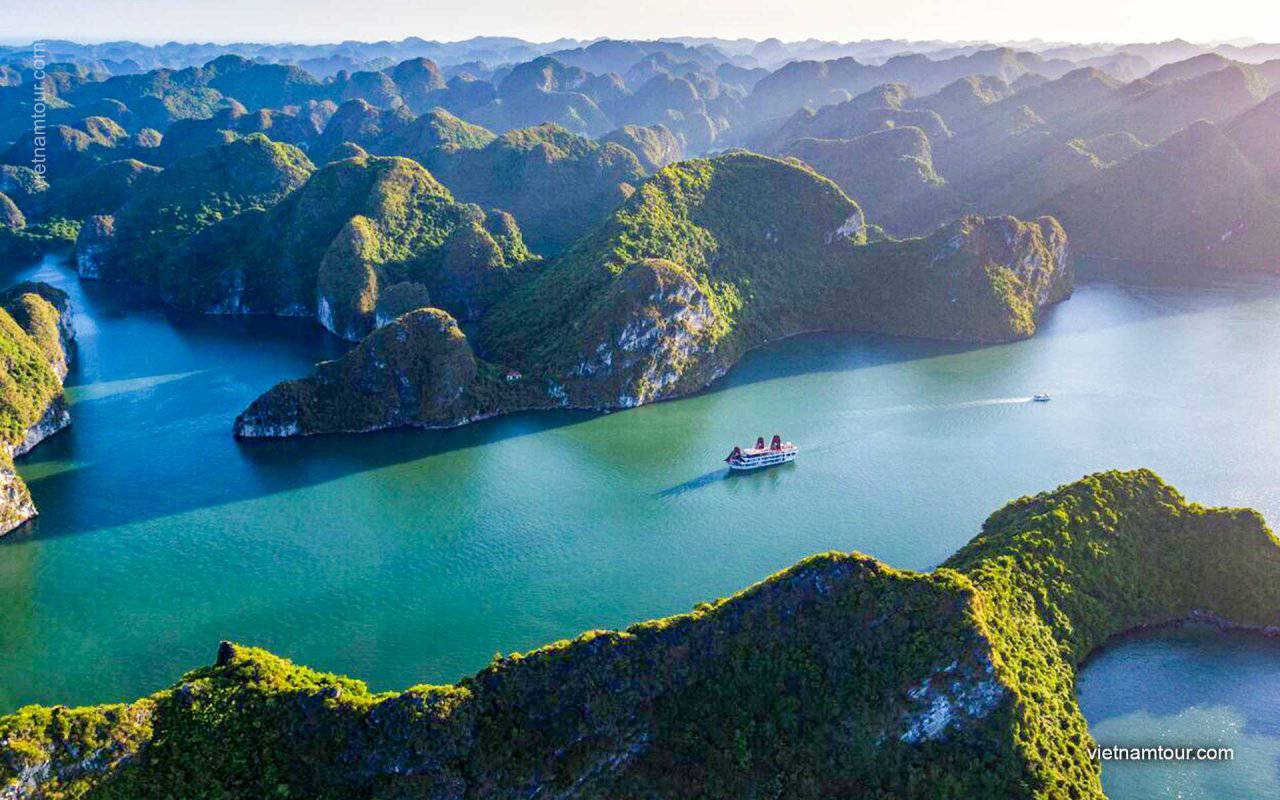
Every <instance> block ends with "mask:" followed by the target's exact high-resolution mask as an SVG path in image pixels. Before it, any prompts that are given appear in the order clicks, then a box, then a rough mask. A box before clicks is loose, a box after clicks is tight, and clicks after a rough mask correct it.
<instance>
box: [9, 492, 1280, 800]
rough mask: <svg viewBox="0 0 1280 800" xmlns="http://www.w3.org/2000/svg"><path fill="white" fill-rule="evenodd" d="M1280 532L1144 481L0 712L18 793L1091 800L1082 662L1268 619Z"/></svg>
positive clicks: (229, 658)
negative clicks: (645, 590)
mask: <svg viewBox="0 0 1280 800" xmlns="http://www.w3.org/2000/svg"><path fill="white" fill-rule="evenodd" d="M1278 579H1280V543H1277V541H1276V539H1275V538H1274V537H1273V536H1272V534H1271V532H1270V531H1269V530H1268V529H1267V527H1266V525H1265V524H1264V522H1263V521H1262V519H1261V518H1260V517H1259V516H1258V515H1257V514H1256V513H1255V512H1252V511H1248V510H1243V509H1206V508H1203V507H1201V506H1197V505H1194V504H1190V503H1187V502H1186V501H1185V500H1184V499H1183V498H1182V496H1181V495H1179V494H1178V493H1177V492H1176V491H1175V490H1173V489H1172V488H1170V487H1168V486H1167V485H1165V484H1164V483H1162V482H1161V481H1160V479H1159V478H1157V477H1156V476H1155V475H1154V474H1152V473H1150V472H1148V471H1137V472H1108V473H1102V474H1098V475H1093V476H1090V477H1087V478H1084V479H1082V480H1081V481H1079V482H1077V483H1073V484H1070V485H1067V486H1063V487H1060V488H1058V489H1056V490H1054V491H1052V492H1046V493H1043V494H1039V495H1036V496H1034V497H1024V498H1022V499H1019V500H1016V501H1013V502H1012V503H1010V504H1008V505H1007V506H1005V507H1004V508H1003V509H1001V510H1000V511H997V512H996V513H995V514H993V515H992V516H991V517H990V518H988V520H987V521H986V522H985V523H984V525H983V527H982V530H981V531H980V532H979V534H978V535H977V536H976V537H975V538H974V539H973V540H972V541H971V542H970V543H969V544H968V545H966V546H965V547H964V548H963V549H962V550H961V551H960V552H959V553H957V554H956V555H955V556H953V557H952V558H951V559H950V560H948V561H947V562H946V563H945V564H944V565H943V566H942V567H940V568H939V569H937V570H936V571H934V572H932V573H927V574H926V573H913V572H907V571H902V570H896V569H893V568H891V567H888V566H886V565H884V564H882V563H880V562H878V561H876V560H875V559H873V558H870V557H868V556H864V555H860V554H856V553H854V554H848V555H845V554H841V553H826V554H822V555H817V556H813V557H810V558H808V559H805V560H804V561H801V562H800V563H798V564H796V565H795V566H793V567H791V568H790V569H787V570H784V571H782V572H779V573H778V574H776V575H773V576H772V577H770V578H768V579H766V580H764V581H762V582H761V583H758V584H756V585H755V586H752V587H750V588H748V589H746V590H745V591H743V592H741V593H739V594H737V595H734V596H732V597H729V598H726V599H721V600H716V601H714V602H711V603H703V604H699V606H698V607H697V608H696V609H695V610H694V611H692V612H691V613H688V614H683V615H679V616H674V617H669V618H666V619H661V620H654V621H651V622H646V623H641V624H639V625H635V626H633V627H631V628H628V629H626V630H623V631H593V632H589V633H586V634H583V635H581V636H579V637H578V638H576V639H574V640H572V641H562V642H557V643H555V644H552V645H549V646H547V647H544V648H541V649H539V650H535V651H532V652H529V653H524V654H512V655H508V656H505V657H498V658H496V659H495V660H494V661H493V662H492V663H491V664H490V665H489V666H488V667H487V668H485V669H484V670H482V671H481V672H479V673H478V674H476V675H475V676H472V677H468V678H464V679H463V680H462V681H460V682H458V683H457V684H453V685H448V686H425V685H424V686H417V687H414V688H411V689H408V690H406V691H404V692H401V693H395V692H390V693H385V694H373V693H371V692H369V691H368V689H367V688H366V687H365V685H364V684H363V683H361V682H360V681H357V680H352V679H350V678H343V677H338V676H334V675H327V674H322V673H317V672H314V671H312V670H309V669H306V668H304V667H298V666H295V665H293V664H291V663H289V662H288V661H285V660H283V659H280V658H277V657H275V656H273V655H271V654H269V653H267V652H265V651H262V650H256V649H252V648H246V647H241V646H237V645H232V644H228V643H224V644H223V645H222V646H221V647H220V648H219V652H218V657H217V661H216V662H215V663H214V664H213V665H212V666H210V667H205V668H201V669H197V670H194V671H192V672H190V673H188V674H187V675H185V676H184V677H183V678H182V680H181V681H180V682H178V683H177V684H176V685H175V686H174V687H172V688H170V689H167V690H164V691H162V692H158V693H157V694H154V695H152V696H150V697H147V698H143V699H141V700H138V701H136V702H134V703H130V704H117V705H111V706H98V707H91V708H80V709H66V708H61V707H56V708H47V707H38V706H32V707H28V708H25V709H22V710H21V711H19V712H18V713H16V714H13V715H10V716H8V717H4V718H0V742H3V744H2V745H0V782H3V784H2V785H3V786H4V789H5V791H6V792H7V796H9V797H12V798H14V799H15V800H36V798H53V797H68V796H75V797H86V798H92V799H93V800H113V799H114V798H125V797H127V798H131V799H133V800H148V799H149V798H162V797H169V796H179V795H180V796H183V797H186V798H192V800H197V799H199V798H213V797H225V796H227V794H232V795H235V796H242V797H267V796H273V795H274V796H305V797H313V798H357V799H358V798H374V797H399V798H437V799H439V800H444V799H445V798H458V799H459V800H460V799H461V798H470V797H493V798H516V797H529V796H554V797H564V798H577V797H581V798H586V797H639V796H644V797H649V796H654V797H688V796H698V797H706V798H742V797H758V796H777V797H789V798H823V797H833V796H858V797H868V798H884V799H885V800H887V799H888V798H929V799H930V800H939V799H941V800H949V799H954V800H959V799H960V798H972V797H983V798H991V800H999V799H1000V798H1010V799H1012V798H1033V799H1035V800H1049V799H1050V798H1062V797H1075V798H1082V799H1085V798H1087V799H1089V800H1101V798H1102V797H1103V794H1102V788H1101V785H1100V782H1099V778H1098V774H1099V770H1098V765H1097V763H1096V762H1095V761H1093V760H1092V759H1091V758H1089V756H1088V752H1087V751H1088V749H1089V748H1090V747H1092V746H1093V741H1092V739H1091V737H1090V736H1089V733H1088V730H1087V726H1086V723H1085V719H1084V717H1083V715H1082V714H1081V713H1080V709H1079V706H1078V704H1077V702H1076V698H1075V693H1074V683H1075V668H1076V665H1077V664H1079V663H1080V662H1081V661H1082V660H1083V659H1084V658H1085V657H1086V656H1087V655H1088V653H1089V652H1091V651H1092V650H1093V649H1095V648H1096V647H1098V646H1099V645H1101V644H1102V643H1103V642H1104V641H1106V639H1107V638H1108V637H1110V636H1114V635H1116V634H1119V633H1122V632H1123V631H1126V630H1129V629H1132V628H1134V627H1138V626H1144V625H1155V624H1161V623H1165V622H1169V621H1173V620H1180V619H1186V618H1188V617H1203V616H1205V615H1209V616H1211V617H1214V618H1218V619H1222V620H1226V621H1229V622H1230V623H1233V624H1239V625H1247V626H1257V627H1262V626H1268V625H1275V624H1277V623H1278V622H1280V589H1277V587H1280V580H1278Z"/></svg>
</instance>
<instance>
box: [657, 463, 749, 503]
mask: <svg viewBox="0 0 1280 800" xmlns="http://www.w3.org/2000/svg"><path fill="white" fill-rule="evenodd" d="M733 474H734V472H733V470H731V469H729V468H727V467H726V468H724V469H715V470H712V471H710V472H707V473H703V474H702V475H699V476H698V477H696V478H692V479H690V480H687V481H684V482H683V483H677V484H676V485H674V486H668V487H667V488H665V489H663V490H662V491H659V492H654V493H653V496H654V497H679V496H680V495H682V494H688V493H689V492H693V491H697V490H698V489H701V488H703V487H705V486H710V485H711V484H713V483H719V482H720V481H726V480H729V479H730V477H732V476H733Z"/></svg>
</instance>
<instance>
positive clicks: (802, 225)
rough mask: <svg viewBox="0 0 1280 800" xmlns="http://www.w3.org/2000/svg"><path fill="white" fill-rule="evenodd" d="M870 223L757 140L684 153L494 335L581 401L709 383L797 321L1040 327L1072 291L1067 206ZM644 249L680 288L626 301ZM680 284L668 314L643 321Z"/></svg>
mask: <svg viewBox="0 0 1280 800" xmlns="http://www.w3.org/2000/svg"><path fill="white" fill-rule="evenodd" d="M863 226H864V223H863V219H862V212H861V210H860V209H859V207H858V206H857V205H856V204H855V203H853V202H852V201H850V200H849V199H848V197H846V196H845V195H844V194H843V193H841V192H840V190H839V189H838V188H837V187H836V186H835V185H834V184H832V183H830V182H829V181H827V180H826V179H824V178H822V177H820V176H818V175H815V174H814V173H813V172H811V171H809V170H807V169H803V168H800V167H797V166H796V165H793V164H789V163H786V162H781V161H776V160H773V159H767V158H763V157H760V156H754V155H745V154H741V155H729V156H723V157H721V158H717V159H714V160H711V161H690V162H684V163H682V164H679V165H676V166H673V167H669V168H667V169H665V170H663V171H662V172H661V173H659V174H658V176H656V177H655V178H654V179H653V180H652V181H650V182H648V183H646V184H645V185H644V186H643V187H642V188H641V190H640V192H639V193H638V194H637V196H636V197H635V198H633V199H632V201H630V202H629V203H628V204H627V205H626V206H624V207H623V208H622V209H620V210H619V211H618V212H617V213H616V214H615V215H614V216H613V217H612V218H611V220H610V221H609V223H607V224H606V225H605V226H604V227H603V228H602V229H601V230H600V231H599V232H598V233H597V234H596V235H594V236H593V237H590V238H588V239H586V240H584V241H583V242H580V243H579V244H578V246H577V247H575V248H574V250H573V251H572V252H571V253H570V254H568V255H567V256H566V257H565V258H563V259H561V260H560V261H559V262H557V263H555V264H553V265H551V266H550V267H548V268H547V269H546V270H544V271H543V272H542V273H540V274H539V275H538V276H536V277H535V278H534V279H533V280H532V281H531V283H530V284H529V285H528V286H525V287H521V288H519V289H517V290H516V291H515V292H513V293H512V294H511V295H510V296H508V297H507V298H505V299H504V300H502V301H501V302H500V303H499V304H498V305H497V306H496V307H495V308H494V310H493V312H492V313H491V314H489V315H488V316H486V317H485V318H484V319H483V320H482V323H481V327H480V341H481V345H482V346H481V351H482V352H483V353H485V354H486V355H489V354H492V355H495V356H497V357H499V358H500V359H501V360H504V361H506V362H508V363H514V364H517V365H519V366H521V368H522V369H525V370H526V371H540V372H541V373H542V374H546V375H548V376H549V377H550V378H551V379H552V380H553V381H554V382H555V383H556V384H557V385H558V386H560V387H562V388H563V390H564V392H566V393H567V394H566V398H565V399H566V400H567V402H568V403H569V404H571V405H585V406H590V407H598V406H608V405H616V406H626V405H632V404H634V402H635V401H636V400H637V398H640V399H642V400H643V399H658V398H661V397H670V396H675V395H678V394H681V393H686V392H688V391H693V390H696V389H700V388H702V387H704V386H706V385H707V383H709V382H710V380H712V379H713V378H714V377H715V376H717V375H719V374H721V373H723V372H724V370H725V369H727V368H728V367H729V366H731V365H732V364H733V363H735V362H736V360H737V358H738V357H739V356H740V355H741V353H742V352H744V351H745V350H746V349H750V348H752V347H756V346H759V345H760V344H762V343H764V342H766V341H770V340H773V339H777V338H781V337H785V336H791V335H794V334H797V333H803V332H809V331H817V330H848V329H853V330H876V331H883V332H890V333H902V334H908V335H913V336H931V337H936V338H950V339H967V340H977V341H1002V340H1006V339H1009V338H1018V337H1022V336H1028V335H1030V334H1031V333H1032V332H1034V329H1035V317H1036V315H1037V313H1038V311H1039V309H1040V308H1041V307H1042V306H1044V305H1046V304H1048V303H1052V302H1055V301H1056V300H1059V299H1062V298H1063V297H1065V296H1066V295H1067V294H1069V293H1070V290H1071V285H1072V281H1071V274H1070V268H1069V266H1068V264H1067V258H1066V255H1067V253H1066V238H1065V236H1064V235H1063V233H1062V230H1061V228H1060V227H1058V226H1057V224H1056V223H1055V222H1053V221H1052V220H1048V219H1046V220H1041V221H1039V222H1036V223H1023V222H1019V221H1017V220H1014V219H1012V218H1005V219H985V220H984V219H981V218H965V219H963V220H961V221H958V222H956V223H953V225H951V226H949V227H948V228H946V229H944V230H943V231H942V232H940V233H937V234H934V235H933V236H931V237H929V238H927V239H913V240H903V241H896V240H888V241H881V242H876V243H872V244H866V243H865V241H864V233H863ZM646 259H662V260H664V261H665V262H667V268H666V269H664V270H662V272H661V274H662V275H663V276H664V282H676V283H678V284H680V285H681V286H682V287H683V288H682V290H681V291H680V292H677V293H675V294H672V295H670V298H667V296H666V295H665V294H659V295H655V297H659V298H664V299H658V300H655V301H640V300H631V301H628V302H619V300H618V298H619V297H620V296H621V297H625V296H629V295H635V294H639V295H640V296H641V298H643V297H644V294H643V292H636V291H635V290H634V288H632V287H633V286H634V285H635V284H636V276H637V273H635V272H634V270H635V269H636V268H635V267H634V266H632V265H633V263H635V262H640V263H646V262H645V260H646ZM645 269H646V270H647V271H652V270H653V267H652V266H647V267H645ZM694 287H696V290H695V288H694ZM674 298H679V299H678V301H677V302H678V305H679V306H680V307H679V308H678V309H674V308H673V310H671V311H670V314H671V316H672V321H671V322H670V324H667V325H665V326H662V327H661V328H659V327H657V326H649V327H645V320H648V319H652V318H653V317H654V314H655V311H654V309H655V308H656V307H659V306H662V305H663V304H664V303H669V302H670V301H671V299H674ZM685 304H688V305H687V306H686V305H685ZM605 319H607V320H610V324H611V325H612V326H613V328H612V329H613V330H614V331H616V332H621V331H626V330H628V329H643V330H645V331H646V337H649V338H645V337H640V338H638V339H636V340H635V341H634V342H632V343H631V344H632V346H633V347H638V348H640V349H642V350H646V351H647V355H646V358H648V359H650V362H649V363H651V364H653V365H655V366H653V367H652V368H650V367H647V366H642V363H644V362H642V361H641V360H639V359H637V358H636V357H635V356H636V355H638V351H637V352H633V353H631V355H630V356H628V357H624V358H622V359H620V360H619V359H617V356H620V355H623V354H622V353H620V352H618V347H617V346H616V345H611V346H608V347H605V346H604V344H605V342H606V339H605V338H604V337H601V336H600V335H599V334H598V330H599V329H600V325H601V323H599V322H596V320H605ZM658 331H661V334H659V333H658ZM615 335H616V334H615ZM606 362H607V363H606ZM622 365H627V366H626V367H625V368H624V367H623V366H622ZM655 370H656V371H655ZM655 382H656V383H655ZM658 385H660V387H661V388H657V386H658ZM619 387H625V388H623V389H622V390H621V391H619ZM643 387H649V388H648V389H646V388H643Z"/></svg>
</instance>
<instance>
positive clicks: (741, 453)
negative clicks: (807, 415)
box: [725, 436, 800, 470]
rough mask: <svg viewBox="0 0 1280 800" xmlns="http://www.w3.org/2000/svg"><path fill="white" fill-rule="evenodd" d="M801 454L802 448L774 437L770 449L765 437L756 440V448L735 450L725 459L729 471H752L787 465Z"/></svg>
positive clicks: (737, 448)
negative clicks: (766, 444)
mask: <svg viewBox="0 0 1280 800" xmlns="http://www.w3.org/2000/svg"><path fill="white" fill-rule="evenodd" d="M799 452H800V448H798V447H796V446H795V445H794V444H792V443H791V442H783V441H782V437H780V436H774V437H773V442H771V443H770V444H769V446H768V447H765V445H764V437H763V436H761V437H760V438H759V439H756V446H755V447H748V448H746V449H743V448H741V447H735V448H733V452H732V453H730V454H729V457H728V458H726V459H725V462H726V463H728V465H729V469H736V470H750V469H763V468H764V467H773V466H777V465H778V464H786V463H787V462H788V461H795V460H796V454H797V453H799Z"/></svg>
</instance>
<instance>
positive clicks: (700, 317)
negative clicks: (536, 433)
mask: <svg viewBox="0 0 1280 800" xmlns="http://www.w3.org/2000/svg"><path fill="white" fill-rule="evenodd" d="M718 327H719V321H718V319H717V317H716V314H715V311H714V309H713V308H712V305H711V301H710V299H709V298H708V297H707V294H706V293H704V292H703V291H702V288H701V287H700V286H699V285H698V283H697V281H696V280H695V279H694V277H693V275H692V274H690V273H689V271H688V270H686V269H684V268H683V267H681V266H679V265H678V264H674V263H672V262H670V261H664V260H661V259H643V260H640V261H636V262H634V263H632V264H628V265H627V266H625V267H623V270H622V273H621V274H620V275H619V277H618V279H617V280H616V281H615V282H614V283H613V285H612V286H610V287H609V290H608V292H607V293H606V295H605V296H604V297H603V298H601V300H600V302H599V303H598V304H597V305H596V306H595V307H593V308H592V310H591V313H590V314H589V315H588V316H587V317H586V319H584V320H583V321H582V323H581V327H580V335H579V341H580V345H579V359H580V360H579V361H578V363H577V364H576V365H574V366H573V367H572V368H571V369H570V370H569V371H568V375H567V376H566V377H565V380H564V383H563V384H558V386H559V389H560V390H563V391H564V393H565V394H564V401H565V402H566V403H572V402H578V403H583V402H586V403H589V402H591V400H590V399H588V398H589V397H591V396H594V395H596V394H597V392H599V389H597V388H596V387H597V386H598V385H599V384H600V382H601V381H606V382H608V381H610V380H614V381H616V386H612V387H610V388H609V389H607V390H605V391H606V395H605V397H606V398H607V399H606V400H605V402H604V404H605V405H608V406H618V407H622V408H629V407H632V406H638V405H641V404H643V403H648V402H652V401H654V400H659V399H662V398H664V397H670V396H671V395H672V394H673V393H674V392H675V391H676V390H677V386H678V384H680V383H681V382H682V381H683V382H684V383H685V384H686V385H690V384H691V385H694V386H697V385H699V384H706V383H710V382H711V381H712V380H714V379H715V378H717V377H719V376H720V375H721V374H723V373H724V371H725V369H727V367H726V366H725V365H724V364H722V363H720V362H718V361H717V360H715V359H713V358H711V359H705V360H703V359H702V358H701V357H702V356H703V355H704V354H710V353H711V352H712V351H713V344H714V336H715V333H716V329H717V328H718ZM575 398H576V400H575Z"/></svg>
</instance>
